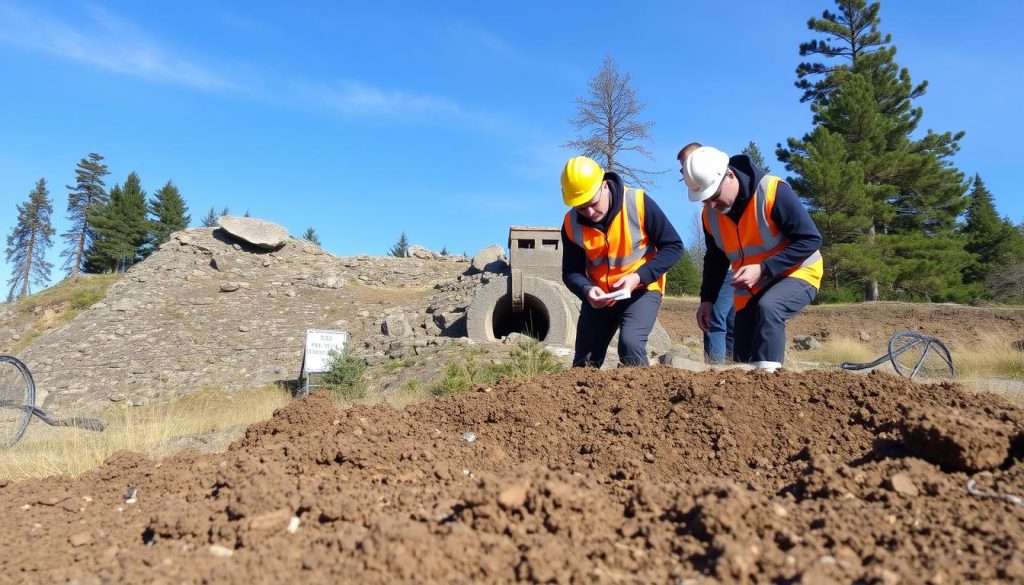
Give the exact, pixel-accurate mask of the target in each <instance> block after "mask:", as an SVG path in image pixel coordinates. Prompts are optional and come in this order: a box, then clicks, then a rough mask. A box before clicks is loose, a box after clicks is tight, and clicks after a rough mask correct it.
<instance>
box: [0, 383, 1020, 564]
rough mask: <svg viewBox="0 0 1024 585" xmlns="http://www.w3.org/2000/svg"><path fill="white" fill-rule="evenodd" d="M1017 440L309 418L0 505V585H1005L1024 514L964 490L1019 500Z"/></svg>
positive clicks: (587, 420)
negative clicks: (218, 447) (208, 451)
mask: <svg viewBox="0 0 1024 585" xmlns="http://www.w3.org/2000/svg"><path fill="white" fill-rule="evenodd" d="M964 421H967V422H964ZM466 433H473V435H468V434H466ZM1022 433H1024V413H1022V411H1020V410H1019V409H1015V408H1014V407H1012V406H1010V405H1008V404H1007V403H1005V402H1003V401H1002V400H1000V399H998V398H996V397H993V396H989V395H970V394H965V393H963V392H961V391H960V389H959V388H958V387H957V386H956V385H933V386H925V385H919V384H916V383H913V382H909V381H907V380H904V379H902V378H897V377H895V376H890V375H887V374H871V375H868V376H859V375H853V374H848V373H844V372H824V371H816V372H808V373H792V372H780V373H778V374H764V373H759V372H742V371H725V372H721V371H719V372H715V371H709V372H700V373H693V372H686V371H682V370H673V369H669V368H665V367H655V368H643V369H628V370H613V371H603V372H597V371H578V370H577V371H570V372H563V373H561V374H557V375H551V376H543V377H540V378H537V379H534V380H531V381H528V382H515V383H512V382H509V383H503V384H499V385H497V386H495V387H494V388H487V389H477V390H476V391H473V392H470V393H467V394H463V395H460V396H455V397H452V398H449V399H444V400H436V401H432V402H428V403H424V404H420V405H416V406H411V407H408V408H406V409H404V410H401V411H395V410H392V409H391V408H389V407H387V406H384V405H377V406H372V407H367V406H362V407H355V408H352V409H349V410H346V411H341V412H339V411H337V410H335V409H334V408H333V407H332V406H331V403H330V400H329V399H328V398H327V397H325V396H323V395H319V394H314V395H313V396H311V397H308V398H306V399H303V400H298V401H295V402H294V403H292V404H291V405H290V406H288V407H287V408H285V409H283V410H281V411H279V412H278V413H277V414H276V415H275V416H274V417H273V419H271V420H269V421H267V422H265V423H260V424H257V425H254V426H252V427H251V428H250V429H249V431H248V432H247V434H246V436H245V437H244V438H243V439H242V440H240V441H238V442H237V443H235V444H233V445H232V447H231V448H230V449H229V450H228V451H227V452H225V453H222V454H214V455H200V454H199V453H196V452H194V451H189V452H184V453H181V454H179V455H177V456H174V457H172V458H169V459H165V460H163V461H159V462H155V461H150V460H147V459H144V458H142V457H140V456H138V455H134V454H129V453H120V454H117V455H114V456H113V457H111V459H110V460H109V461H108V462H107V463H106V464H105V465H104V466H103V467H102V468H100V469H98V470H96V471H93V472H90V473H87V474H85V475H83V476H82V477H80V478H78V479H75V480H66V479H48V480H39V481H25V482H20V483H14V484H10V485H6V486H3V487H2V488H0V510H2V511H3V516H4V520H3V530H0V546H2V548H3V550H4V554H3V556H2V558H0V576H2V577H0V580H11V581H15V582H46V583H54V582H61V583H62V582H69V581H73V582H78V583H100V582H114V583H141V582H159V583H163V582H166V583H171V582H174V583H178V582H190V583H191V582H210V583H228V582H232V583H238V582H246V583H264V582H266V583H280V582H359V583H393V582H417V583H435V582H439V583H440V582H443V583H478V582H495V583H503V582H514V581H529V582H553V583H570V582H573V583H579V582H587V583H590V582H599V583H619V582H643V583H673V582H674V583H697V582H700V583H719V582H722V583H833V582H840V583H848V582H862V583H925V582H927V583H933V584H939V583H963V582H1021V581H1022V580H1024V544H1021V543H1024V538H1022V536H1024V506H1020V505H1015V504H1013V503H1012V502H1010V501H1007V500H1005V499H1000V498H983V497H977V496H971V495H969V494H968V493H967V491H966V485H967V482H968V480H969V479H970V478H971V477H973V478H974V479H975V480H976V486H975V487H976V488H977V489H979V490H982V492H984V493H989V494H1001V493H1005V492H1009V493H1016V494H1017V495H1022V492H1024V488H1022V486H1024V464H1022V463H1021V461H1020V457H1021V455H1022V452H1021V451H1022V444H1021V443H1022V439H1021V437H1022ZM921 437H931V438H933V439H934V441H931V442H929V440H921ZM467 438H473V439H474V440H472V441H470V440H467ZM905 441H906V443H905ZM950 451H955V452H956V453H957V455H956V456H955V457H950V456H949V452H950ZM911 453H914V455H911ZM957 468H970V469H972V470H977V469H984V470H985V471H983V472H981V473H978V474H977V475H974V476H969V475H967V474H966V473H964V472H960V471H956V470H955V469H957ZM136 490H137V491H136ZM126 491H127V492H130V493H135V494H136V498H137V501H136V499H132V500H129V501H126V495H128V494H126ZM294 518H297V519H298V520H297V521H296V520H294ZM296 522H298V524H297V529H295V530H293V531H289V530H288V526H289V524H291V525H292V526H293V527H295V523H296Z"/></svg>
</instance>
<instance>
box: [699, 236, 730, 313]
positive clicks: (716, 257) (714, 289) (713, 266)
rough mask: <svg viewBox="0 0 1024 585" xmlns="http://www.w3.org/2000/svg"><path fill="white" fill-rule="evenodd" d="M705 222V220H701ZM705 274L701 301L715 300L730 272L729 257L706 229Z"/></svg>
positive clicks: (701, 284) (711, 301)
mask: <svg viewBox="0 0 1024 585" xmlns="http://www.w3.org/2000/svg"><path fill="white" fill-rule="evenodd" d="M701 223H703V222H701ZM704 250H705V252H704V276H703V278H702V280H701V283H700V300H701V302H710V303H713V302H715V300H716V299H718V293H719V291H721V290H722V283H723V282H724V281H725V275H726V274H727V273H728V272H729V257H728V256H726V255H725V252H723V251H722V250H721V249H720V248H719V247H718V244H716V243H715V238H713V237H712V236H711V234H710V233H708V230H707V228H705V229H704Z"/></svg>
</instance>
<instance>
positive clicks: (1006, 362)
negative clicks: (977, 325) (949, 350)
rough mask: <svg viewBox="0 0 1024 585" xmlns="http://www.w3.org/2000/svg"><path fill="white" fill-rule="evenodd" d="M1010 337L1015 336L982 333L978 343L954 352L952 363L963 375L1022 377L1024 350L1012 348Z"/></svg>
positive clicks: (1023, 372) (1023, 371)
mask: <svg viewBox="0 0 1024 585" xmlns="http://www.w3.org/2000/svg"><path fill="white" fill-rule="evenodd" d="M1018 336H1019V335H1018ZM1011 339H1017V337H1014V336H1011V335H1001V334H998V333H989V334H984V335H982V338H981V341H980V342H979V343H976V344H973V345H971V346H970V347H969V348H966V349H961V350H958V351H956V352H954V354H953V364H954V365H956V369H957V370H958V371H959V372H962V373H964V374H965V375H981V376H998V377H1002V378H1016V379H1024V352H1022V351H1019V350H1016V349H1014V348H1013V347H1012V346H1011V345H1010V342H1009V341H1007V340H1011Z"/></svg>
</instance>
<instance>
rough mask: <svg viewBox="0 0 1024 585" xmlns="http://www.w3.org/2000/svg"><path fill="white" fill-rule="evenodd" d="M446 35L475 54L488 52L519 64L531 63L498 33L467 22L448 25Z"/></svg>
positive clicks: (492, 55)
mask: <svg viewBox="0 0 1024 585" xmlns="http://www.w3.org/2000/svg"><path fill="white" fill-rule="evenodd" d="M446 37H447V38H448V39H450V40H453V41H454V42H456V43H457V44H458V45H460V46H463V47H465V48H466V49H467V50H468V51H469V52H471V53H472V54H474V55H480V54H481V53H485V54H487V55H488V56H489V57H488V58H494V57H497V58H499V59H501V60H503V61H506V62H509V63H514V64H517V65H530V64H531V63H530V60H529V59H528V58H527V57H526V55H524V54H523V53H521V52H520V51H519V50H518V49H516V48H515V46H513V45H512V44H511V43H509V42H508V41H506V40H505V39H503V38H501V37H499V36H498V35H496V34H494V33H492V32H490V31H488V30H485V29H482V28H480V27H477V26H472V25H469V24H465V23H461V22H459V23H454V24H452V25H450V26H449V27H448V34H447V35H446Z"/></svg>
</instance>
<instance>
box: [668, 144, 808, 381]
mask: <svg viewBox="0 0 1024 585" xmlns="http://www.w3.org/2000/svg"><path fill="white" fill-rule="evenodd" d="M682 162H683V164H682V169H681V172H682V174H683V179H684V180H685V182H686V187H687V191H688V193H689V198H690V201H693V202H695V203H702V204H703V205H704V209H703V212H702V214H701V219H702V222H703V224H704V239H705V241H706V242H707V253H706V254H705V255H704V278H703V283H702V285H701V294H700V298H701V303H700V307H699V308H698V309H697V325H698V326H699V327H700V328H701V330H702V331H708V329H709V319H710V315H711V311H712V305H713V303H714V301H715V298H716V297H717V295H718V291H719V288H720V287H721V285H722V281H723V278H724V277H725V273H726V271H727V270H728V269H729V267H730V266H731V267H732V270H733V273H734V274H733V278H732V285H733V287H734V288H735V292H734V294H733V306H734V308H735V310H736V321H735V331H734V334H735V342H734V347H733V353H734V358H735V359H736V361H738V362H747V363H751V364H753V365H754V366H755V367H759V368H763V369H766V370H769V371H775V370H776V369H778V368H780V367H781V366H782V362H783V359H784V356H785V350H786V321H787V320H788V319H790V318H791V317H793V316H794V315H796V314H797V313H799V312H800V311H801V310H803V308H804V307H806V306H807V305H808V304H809V303H811V301H813V300H814V299H815V297H816V296H817V294H818V289H819V288H820V286H821V277H822V272H823V263H822V257H821V252H820V248H821V233H820V232H818V227H817V226H816V225H814V221H813V220H812V219H811V216H810V214H809V213H807V210H806V209H805V208H804V206H803V203H801V202H800V198H799V197H797V195H796V193H795V192H794V191H793V189H792V188H791V187H790V186H789V185H788V184H786V182H785V181H783V180H782V179H780V178H779V177H775V176H772V175H769V174H767V173H765V172H764V171H763V170H761V169H759V168H757V167H756V166H754V164H753V162H751V160H750V157H748V156H746V155H737V156H733V157H731V158H730V157H729V155H727V154H725V153H724V152H722V151H720V150H718V149H717V148H713V147H710V146H703V147H700V148H698V149H696V150H694V151H693V152H692V153H690V154H689V156H687V157H686V158H685V160H683V161H682Z"/></svg>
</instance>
